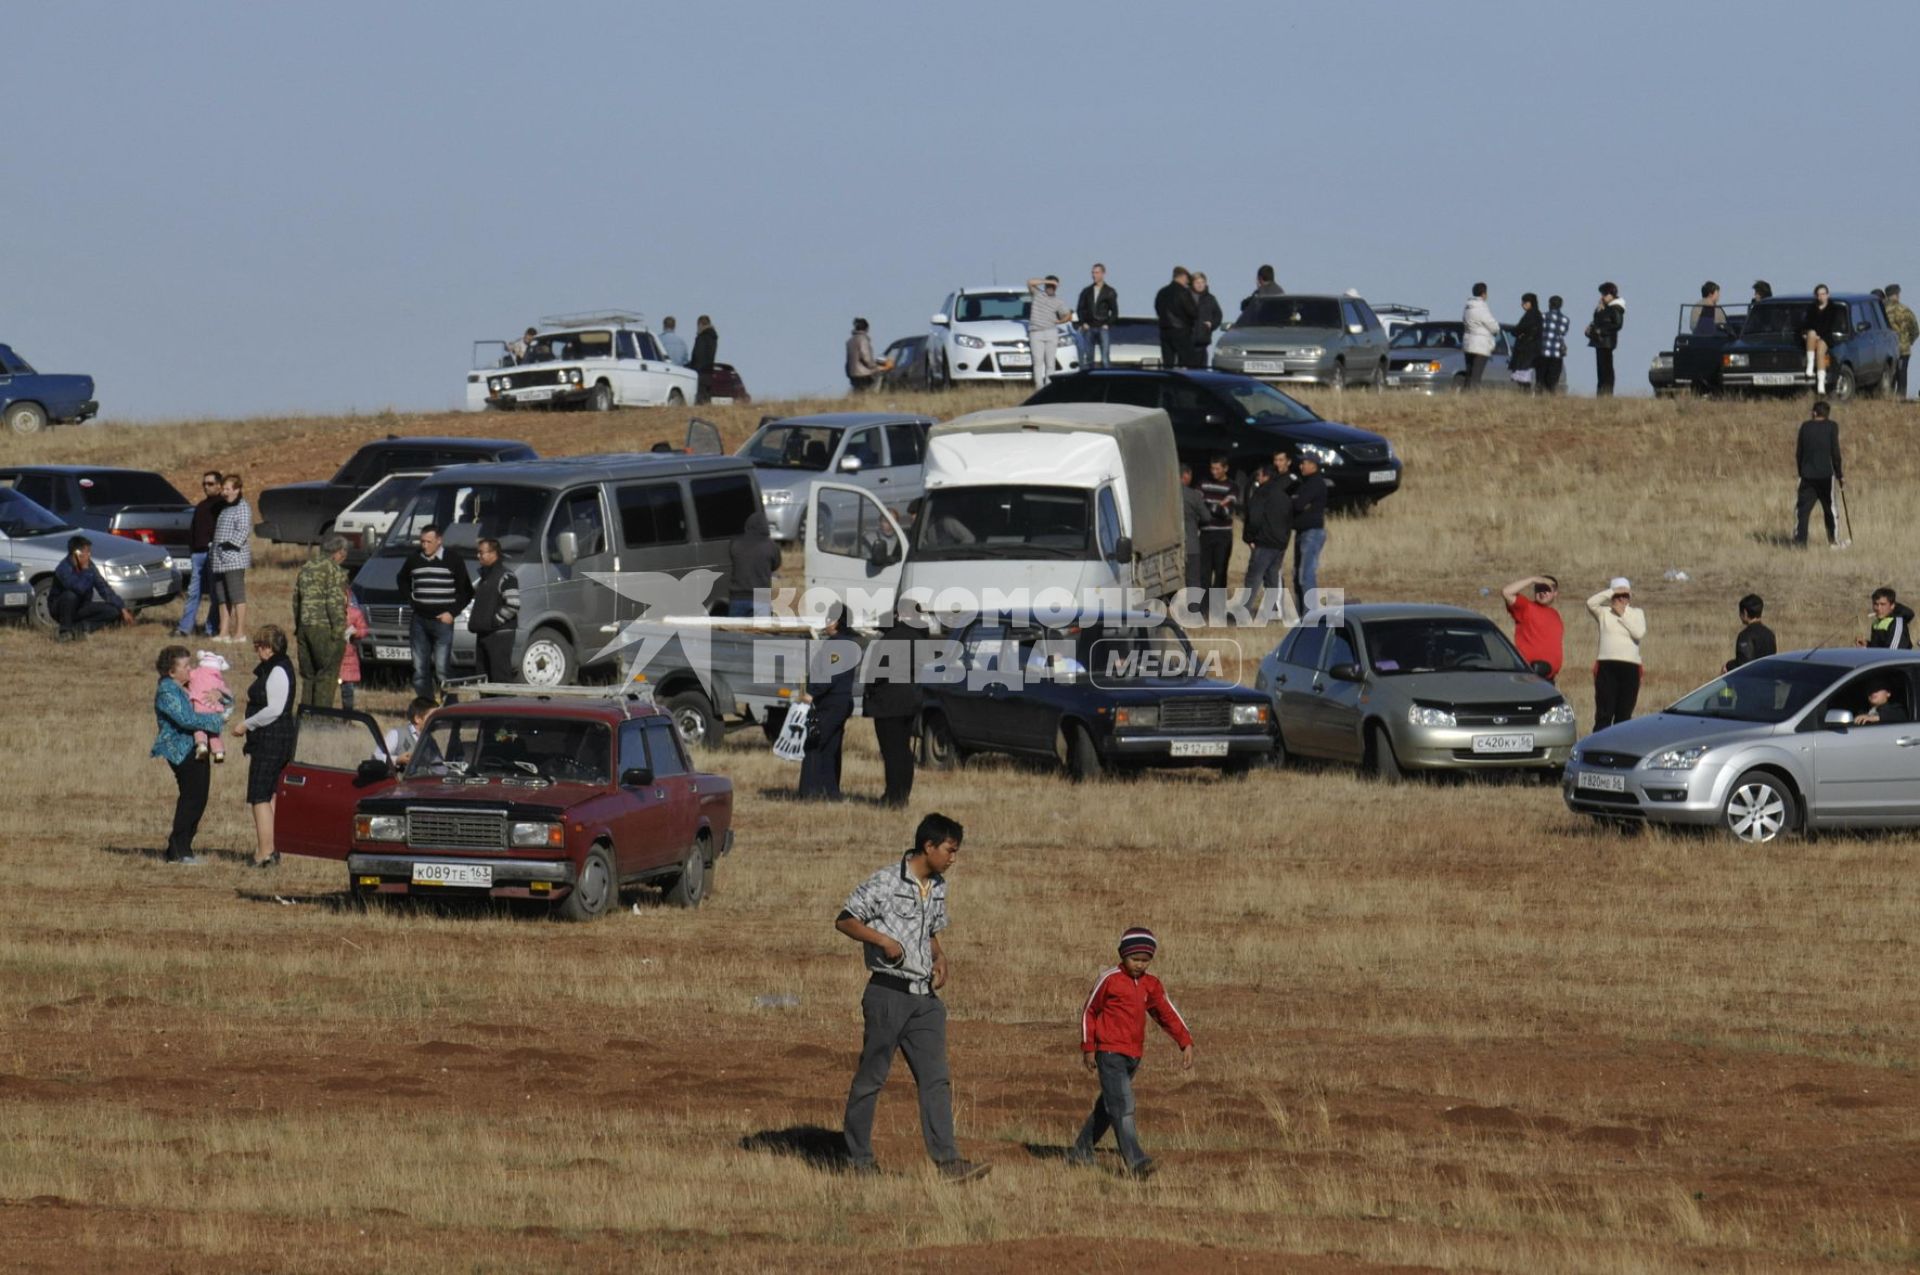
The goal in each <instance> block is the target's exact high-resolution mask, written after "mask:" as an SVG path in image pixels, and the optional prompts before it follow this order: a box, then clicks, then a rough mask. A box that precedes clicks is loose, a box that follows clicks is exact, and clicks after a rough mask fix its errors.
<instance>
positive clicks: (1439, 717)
mask: <svg viewBox="0 0 1920 1275" xmlns="http://www.w3.org/2000/svg"><path fill="white" fill-rule="evenodd" d="M1407 724H1408V725H1409V726H1458V725H1459V724H1460V723H1459V722H1457V721H1455V720H1454V716H1453V710H1452V709H1449V708H1423V707H1421V706H1420V705H1418V704H1415V705H1413V706H1411V707H1410V708H1408V709H1407Z"/></svg>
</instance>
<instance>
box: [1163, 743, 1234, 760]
mask: <svg viewBox="0 0 1920 1275" xmlns="http://www.w3.org/2000/svg"><path fill="white" fill-rule="evenodd" d="M1167 751H1168V753H1169V755H1170V756H1174V757H1225V756H1226V755H1227V744H1226V741H1225V740H1210V739H1176V740H1174V741H1173V745H1172V747H1170V748H1169V749H1168V750H1167Z"/></svg>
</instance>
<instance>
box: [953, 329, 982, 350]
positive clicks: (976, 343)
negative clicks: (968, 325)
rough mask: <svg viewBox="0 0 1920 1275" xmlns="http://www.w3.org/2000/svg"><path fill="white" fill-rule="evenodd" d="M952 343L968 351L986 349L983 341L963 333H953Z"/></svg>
mask: <svg viewBox="0 0 1920 1275" xmlns="http://www.w3.org/2000/svg"><path fill="white" fill-rule="evenodd" d="M953 343H954V344H955V345H958V346H962V347H964V348H966V349H969V350H984V349H986V348H987V343H986V342H985V341H982V340H981V339H980V338H979V337H977V336H968V335H967V334H966V333H964V332H956V333H954V334H953Z"/></svg>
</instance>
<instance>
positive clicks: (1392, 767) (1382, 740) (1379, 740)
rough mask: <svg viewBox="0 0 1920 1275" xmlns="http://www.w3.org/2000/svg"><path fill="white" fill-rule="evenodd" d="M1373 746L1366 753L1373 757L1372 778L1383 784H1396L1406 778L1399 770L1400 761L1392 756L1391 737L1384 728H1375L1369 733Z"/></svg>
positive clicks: (1402, 771)
mask: <svg viewBox="0 0 1920 1275" xmlns="http://www.w3.org/2000/svg"><path fill="white" fill-rule="evenodd" d="M1369 738H1370V739H1371V740H1372V742H1373V746H1372V747H1371V748H1369V749H1368V750H1367V751H1368V752H1369V753H1370V754H1372V756H1373V777H1374V778H1375V779H1378V780H1379V781H1380V782H1381V783H1383V784H1397V783H1399V782H1400V781H1401V780H1402V779H1405V778H1406V777H1407V772H1406V771H1404V770H1402V769H1401V768H1400V759H1399V758H1398V757H1396V756H1394V752H1393V736H1392V735H1390V734H1388V733H1387V728H1386V727H1384V726H1375V727H1374V728H1373V729H1372V731H1371V732H1369Z"/></svg>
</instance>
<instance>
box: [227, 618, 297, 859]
mask: <svg viewBox="0 0 1920 1275" xmlns="http://www.w3.org/2000/svg"><path fill="white" fill-rule="evenodd" d="M253 652H254V654H255V655H257V656H259V657H260V663H259V664H258V665H256V666H255V667H254V670H253V685H251V686H249V687H247V716H246V719H245V720H244V721H242V722H241V723H240V724H239V725H238V726H235V727H234V728H233V733H234V734H235V735H241V736H245V737H246V741H247V745H246V754H247V804H248V805H249V806H251V807H252V808H253V836H254V842H255V852H254V856H253V866H254V867H256V868H271V867H273V866H275V865H276V864H278V863H279V862H280V852H279V851H278V850H276V849H274V848H273V795H274V792H275V790H277V789H278V788H279V786H280V772H281V771H283V770H285V769H286V768H287V763H288V762H290V761H292V760H293V744H294V736H295V732H296V731H297V729H298V723H297V722H296V721H295V720H294V716H293V703H294V700H293V661H291V660H289V659H288V658H287V635H286V634H285V633H284V632H282V631H281V629H280V627H279V626H278V625H275V624H268V625H265V626H263V627H262V628H260V629H259V630H258V631H257V632H255V633H254V635H253Z"/></svg>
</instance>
